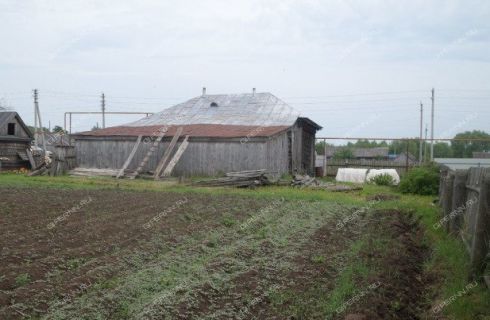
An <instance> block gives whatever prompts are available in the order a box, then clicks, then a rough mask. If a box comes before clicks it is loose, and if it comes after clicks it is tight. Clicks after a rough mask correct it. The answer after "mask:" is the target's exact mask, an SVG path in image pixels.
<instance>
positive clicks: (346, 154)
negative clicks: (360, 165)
mask: <svg viewBox="0 0 490 320" xmlns="http://www.w3.org/2000/svg"><path fill="white" fill-rule="evenodd" d="M333 158H334V159H353V158H354V153H353V152H352V150H351V149H349V148H340V149H339V150H337V151H336V152H335V153H334V155H333Z"/></svg>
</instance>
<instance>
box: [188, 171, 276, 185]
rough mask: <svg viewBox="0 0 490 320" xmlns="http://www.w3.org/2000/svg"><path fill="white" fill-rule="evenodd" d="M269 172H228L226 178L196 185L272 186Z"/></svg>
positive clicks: (199, 182) (200, 182)
mask: <svg viewBox="0 0 490 320" xmlns="http://www.w3.org/2000/svg"><path fill="white" fill-rule="evenodd" d="M266 174H267V170H265V169H261V170H249V171H237V172H228V173H226V174H225V175H226V177H223V178H218V179H212V180H202V181H197V182H195V183H194V184H195V185H197V186H202V187H227V186H230V187H242V188H244V187H256V186H264V185H269V184H272V182H271V181H270V180H269V178H268V177H267V175H266Z"/></svg>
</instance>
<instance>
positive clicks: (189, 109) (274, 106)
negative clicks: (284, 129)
mask: <svg viewBox="0 0 490 320" xmlns="http://www.w3.org/2000/svg"><path fill="white" fill-rule="evenodd" d="M213 103H214V104H216V105H217V106H211V104H213ZM299 115H300V114H299V112H298V111H296V110H295V109H294V108H293V107H291V106H289V105H288V104H286V103H285V102H284V101H282V100H280V99H279V98H277V97H276V96H274V95H273V94H271V93H268V92H265V93H255V94H252V93H242V94H216V95H202V96H199V97H195V98H192V99H190V100H187V101H186V102H183V103H180V104H178V105H175V106H173V107H170V108H168V109H165V110H163V111H161V112H158V113H155V114H153V115H151V116H149V117H146V118H143V119H141V120H138V121H134V122H131V123H128V124H127V125H126V126H129V127H140V126H152V125H163V124H167V125H183V124H221V125H241V126H292V125H293V124H294V122H295V121H296V119H297V118H298V117H299Z"/></svg>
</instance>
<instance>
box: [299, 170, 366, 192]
mask: <svg viewBox="0 0 490 320" xmlns="http://www.w3.org/2000/svg"><path fill="white" fill-rule="evenodd" d="M291 186H293V187H299V188H305V187H308V188H311V189H316V190H328V191H333V192H347V191H354V190H362V187H361V186H350V185H346V184H336V183H333V182H323V181H319V180H317V179H315V177H310V176H309V175H299V174H295V175H294V176H293V180H292V181H291Z"/></svg>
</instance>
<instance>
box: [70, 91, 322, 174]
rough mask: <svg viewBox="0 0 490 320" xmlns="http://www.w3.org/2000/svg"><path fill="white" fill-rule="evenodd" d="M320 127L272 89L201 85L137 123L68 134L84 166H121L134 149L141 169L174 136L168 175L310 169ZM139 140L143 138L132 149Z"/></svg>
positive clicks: (133, 163) (150, 165) (151, 166)
mask: <svg viewBox="0 0 490 320" xmlns="http://www.w3.org/2000/svg"><path fill="white" fill-rule="evenodd" d="M319 129H321V127H320V126H319V125H318V124H316V123H315V122H313V121H311V120H310V119H308V118H304V117H300V116H299V113H298V112H297V111H296V110H294V109H293V108H292V107H291V106H289V105H288V104H286V103H285V102H283V101H281V100H280V99H278V98H277V97H275V96H274V95H272V94H271V93H255V91H254V92H253V93H249V94H222V95H207V94H205V91H204V92H203V95H201V96H198V97H195V98H193V99H190V100H188V101H186V102H183V103H181V104H178V105H175V106H173V107H170V108H168V109H165V110H163V111H162V112H159V113H156V114H153V115H151V116H149V117H146V118H143V119H141V120H138V121H136V122H132V123H129V124H126V125H122V126H116V127H110V128H105V129H100V130H96V131H88V132H81V133H77V134H74V135H72V138H73V139H74V144H75V150H76V155H77V162H78V165H79V167H83V168H110V169H120V168H122V167H123V165H124V164H125V162H127V160H128V157H129V156H130V154H134V156H133V157H132V158H131V159H130V161H129V162H130V163H127V168H128V169H133V170H134V169H136V168H137V167H138V166H139V165H140V164H141V163H143V165H144V168H143V171H149V172H153V171H154V170H155V169H156V168H157V166H158V164H159V163H161V161H163V160H161V159H162V157H163V158H165V155H164V153H165V151H166V150H168V149H169V150H171V149H172V148H173V147H176V145H177V144H178V142H177V141H174V142H173V143H172V141H171V140H179V141H181V142H180V145H182V141H183V140H185V148H181V149H184V150H185V151H183V154H182V156H181V157H180V158H179V159H178V162H177V163H176V165H175V168H174V170H173V172H172V174H173V175H179V176H180V175H184V176H190V175H203V176H204V175H206V176H214V175H218V174H222V173H224V172H230V171H243V170H256V169H267V170H269V171H273V172H276V173H278V174H282V173H293V172H300V173H309V174H313V173H314V161H315V134H316V132H317V130H319ZM161 132H165V135H164V137H163V138H162V140H161V142H160V143H158V144H155V145H156V150H155V152H154V153H153V154H152V155H151V157H149V158H148V157H147V159H144V158H145V156H146V155H148V150H149V149H150V148H151V147H152V145H153V142H154V140H155V139H158V136H159V133H161ZM175 138H177V139H175ZM138 140H140V141H142V142H141V143H139V144H138V145H139V146H138V147H137V148H136V149H135V148H134V147H135V144H136V143H137V141H138ZM133 149H134V150H137V151H135V152H132V151H133ZM150 154H151V152H150ZM144 160H147V161H146V162H145V161H144Z"/></svg>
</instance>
